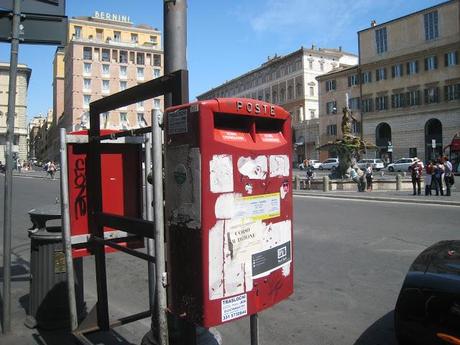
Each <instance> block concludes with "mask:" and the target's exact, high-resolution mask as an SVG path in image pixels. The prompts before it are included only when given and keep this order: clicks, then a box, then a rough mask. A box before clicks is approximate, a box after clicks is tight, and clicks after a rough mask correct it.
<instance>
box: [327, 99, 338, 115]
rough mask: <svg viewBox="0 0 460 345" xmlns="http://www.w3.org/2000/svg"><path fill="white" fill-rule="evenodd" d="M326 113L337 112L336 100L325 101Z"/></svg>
mask: <svg viewBox="0 0 460 345" xmlns="http://www.w3.org/2000/svg"><path fill="white" fill-rule="evenodd" d="M326 114H337V102H336V101H331V102H327V103H326Z"/></svg>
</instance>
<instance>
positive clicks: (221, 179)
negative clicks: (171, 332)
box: [165, 98, 293, 327]
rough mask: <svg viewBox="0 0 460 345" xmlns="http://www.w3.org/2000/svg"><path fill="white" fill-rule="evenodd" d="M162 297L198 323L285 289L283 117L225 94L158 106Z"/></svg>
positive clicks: (287, 141)
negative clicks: (162, 172) (162, 170)
mask: <svg viewBox="0 0 460 345" xmlns="http://www.w3.org/2000/svg"><path fill="white" fill-rule="evenodd" d="M165 136H166V138H165V143H166V164H165V167H166V181H167V185H166V193H165V194H166V213H165V214H166V220H167V224H168V229H167V242H168V250H169V251H168V272H169V282H168V283H169V284H168V286H169V288H168V297H169V298H168V303H169V308H170V309H171V311H172V312H173V313H174V314H176V315H178V316H180V317H184V318H186V319H188V320H189V321H192V322H194V323H196V324H200V325H203V326H205V327H211V326H215V325H219V324H222V323H224V322H227V321H230V320H234V319H238V318H241V317H244V316H246V315H251V314H255V313H257V312H259V311H261V310H263V309H266V308H268V307H270V306H272V305H274V304H275V303H277V302H279V301H281V300H283V299H285V298H287V297H288V296H289V295H291V294H292V292H293V236H292V186H291V185H292V175H291V171H292V170H291V164H292V159H291V150H292V145H291V140H292V138H291V121H290V115H289V113H288V112H286V111H285V110H284V109H283V108H281V107H279V106H276V105H272V104H269V103H266V102H261V101H256V100H250V99H242V98H226V99H214V100H209V101H202V102H196V103H191V104H187V105H182V106H178V107H172V108H169V109H168V110H167V111H166V113H165Z"/></svg>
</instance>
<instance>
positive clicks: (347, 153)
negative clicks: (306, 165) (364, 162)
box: [318, 95, 376, 179]
mask: <svg viewBox="0 0 460 345" xmlns="http://www.w3.org/2000/svg"><path fill="white" fill-rule="evenodd" d="M347 96H348V95H347ZM347 98H348V97H347ZM342 112H343V116H342V125H341V128H342V134H343V136H342V139H337V140H336V141H333V142H332V141H330V142H328V143H327V144H324V145H322V146H320V147H319V148H318V150H320V151H326V150H327V151H330V150H333V151H335V152H336V153H337V157H338V158H339V166H338V168H337V169H335V170H334V171H333V172H332V173H331V175H330V178H332V179H343V178H345V177H349V171H350V168H351V167H354V165H355V164H356V162H357V161H358V159H359V157H360V155H361V154H363V153H365V152H366V150H367V149H375V148H376V146H375V145H372V144H369V143H366V142H365V141H364V140H362V139H361V138H358V137H355V136H354V135H352V134H351V123H352V121H353V120H355V121H356V119H355V118H354V117H353V114H352V113H351V112H350V110H349V109H348V107H344V108H343V109H342Z"/></svg>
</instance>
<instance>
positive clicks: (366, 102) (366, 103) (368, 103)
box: [361, 98, 374, 113]
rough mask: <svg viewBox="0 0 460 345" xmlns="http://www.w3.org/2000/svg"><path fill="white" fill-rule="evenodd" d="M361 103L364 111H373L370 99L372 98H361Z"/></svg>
mask: <svg viewBox="0 0 460 345" xmlns="http://www.w3.org/2000/svg"><path fill="white" fill-rule="evenodd" d="M361 104H362V107H361V108H362V110H363V111H364V112H366V113H369V112H372V111H374V102H373V101H372V98H367V99H363V101H362V102H361Z"/></svg>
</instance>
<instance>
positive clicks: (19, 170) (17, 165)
mask: <svg viewBox="0 0 460 345" xmlns="http://www.w3.org/2000/svg"><path fill="white" fill-rule="evenodd" d="M16 168H17V169H18V173H20V172H21V168H22V164H21V160H20V159H18V160H17V161H16Z"/></svg>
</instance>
